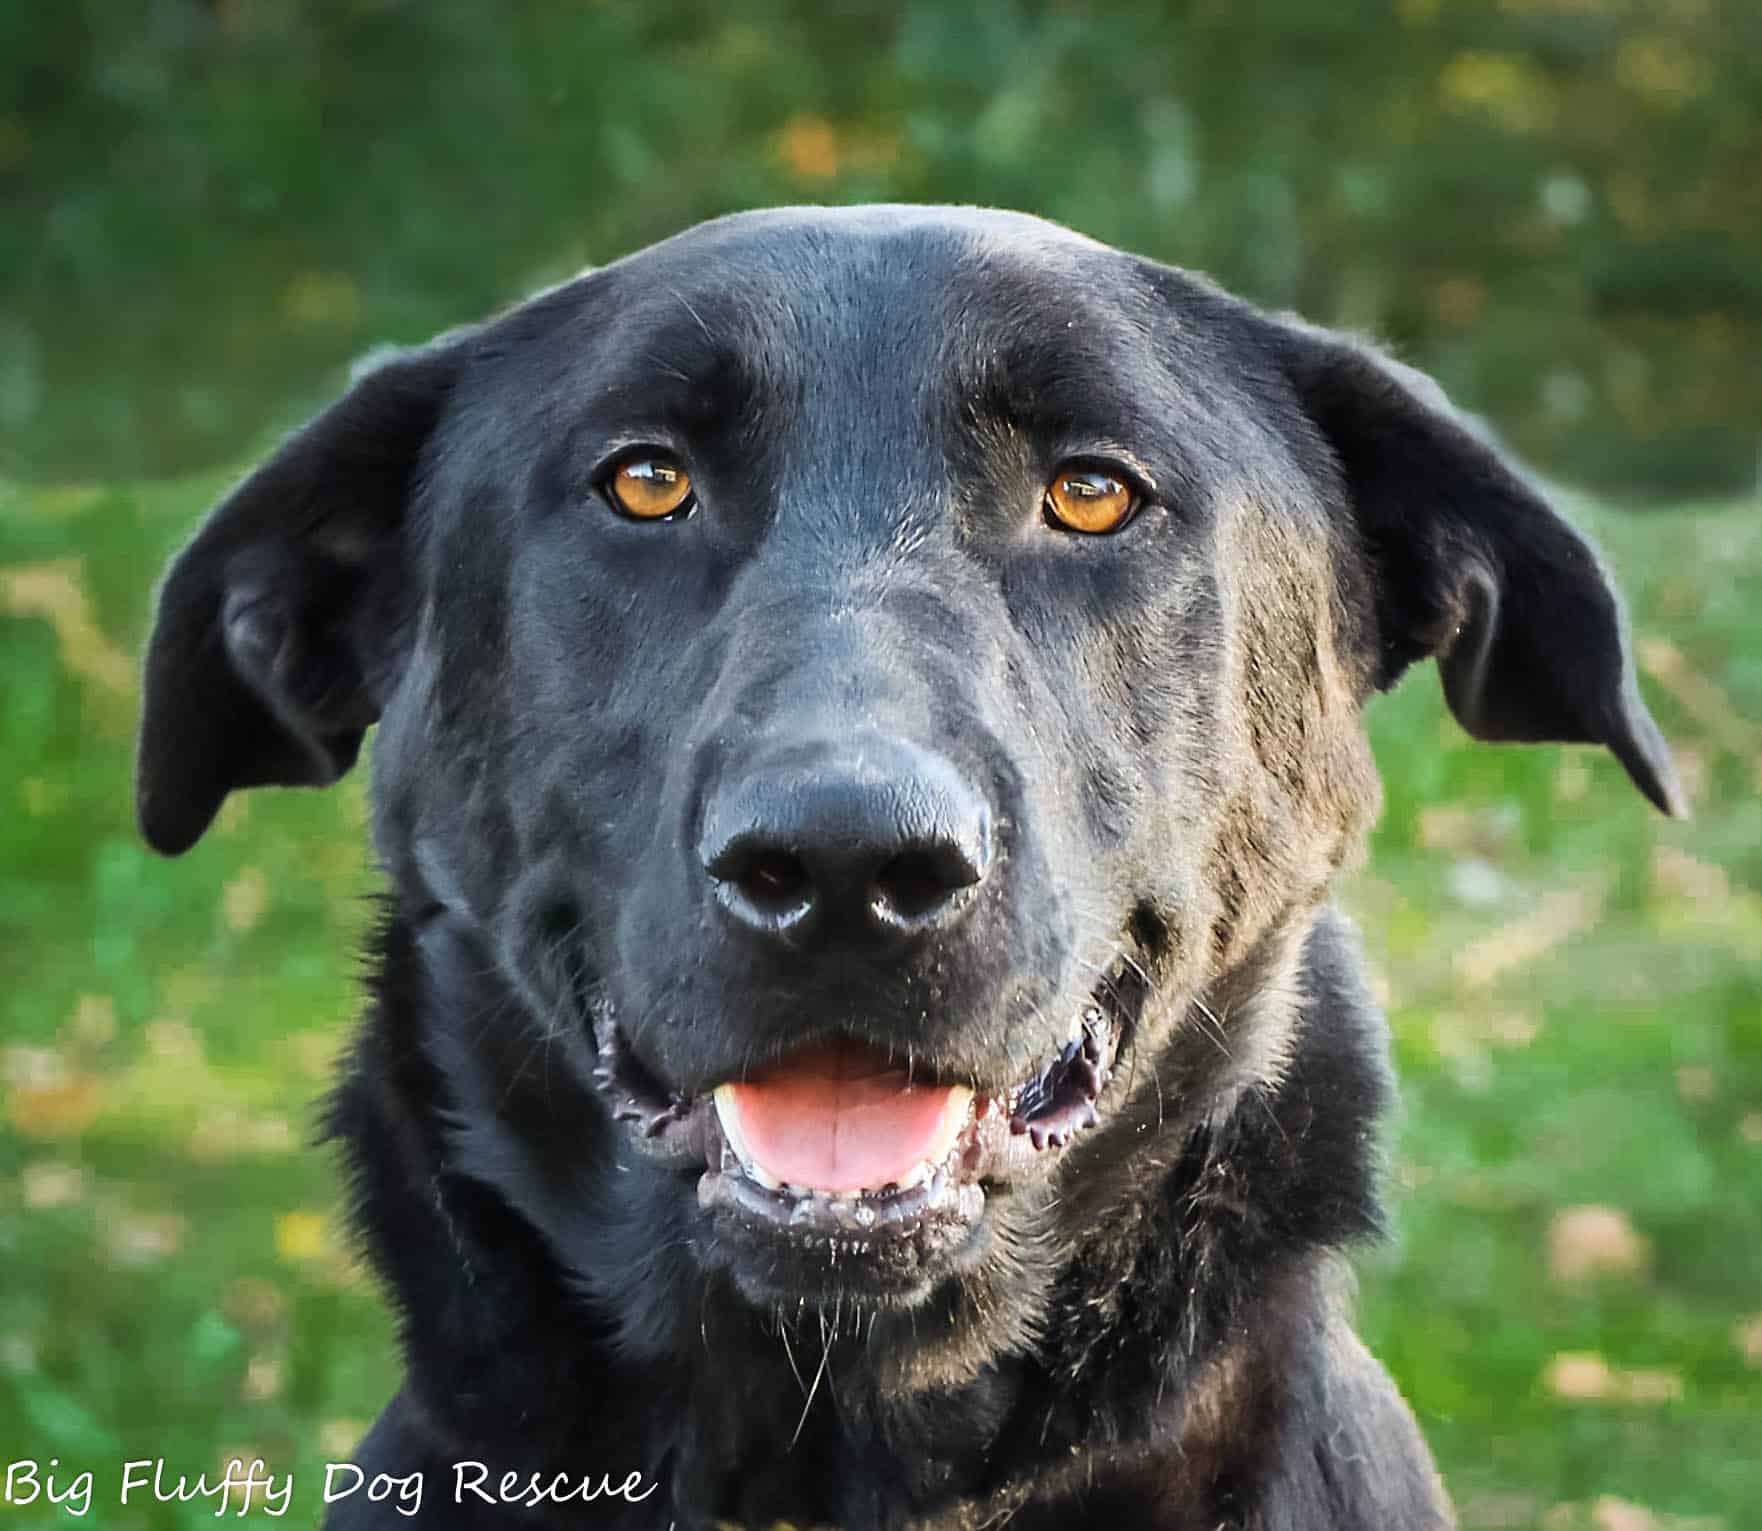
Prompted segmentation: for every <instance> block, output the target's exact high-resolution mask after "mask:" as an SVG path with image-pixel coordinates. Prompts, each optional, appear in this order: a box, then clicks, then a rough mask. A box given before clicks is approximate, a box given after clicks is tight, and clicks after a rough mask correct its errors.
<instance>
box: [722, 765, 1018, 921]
mask: <svg viewBox="0 0 1762 1531" xmlns="http://www.w3.org/2000/svg"><path fill="white" fill-rule="evenodd" d="M699 853H700V856H701V859H702V861H703V865H704V869H705V870H706V871H707V872H708V873H709V875H710V877H711V878H712V879H714V882H715V890H716V896H717V898H718V899H719V900H720V902H721V904H722V907H723V908H724V909H725V910H726V911H727V912H728V914H729V916H730V917H731V918H732V919H733V920H734V921H736V922H737V923H738V924H740V925H742V926H744V927H746V928H748V929H750V930H753V931H756V932H758V933H760V934H763V935H769V936H794V935H800V934H805V933H806V931H807V929H808V928H809V927H810V926H812V927H814V928H816V929H825V930H834V929H842V930H844V931H847V932H854V933H856V934H859V935H862V936H865V937H868V938H870V939H877V938H887V937H899V936H906V935H913V934H916V933H919V932H924V931H930V930H936V929H940V928H942V927H944V926H947V925H950V924H952V923H953V922H954V921H956V920H958V919H959V918H960V916H961V914H962V913H963V912H964V911H965V910H966V908H967V907H968V906H969V905H970V904H971V903H972V901H973V894H974V891H975V890H976V889H977V887H978V885H979V884H980V883H981V882H982V881H983V880H984V878H985V874H986V872H987V871H988V870H989V868H990V864H991V813H990V808H989V806H988V804H987V802H986V800H985V798H984V797H983V796H982V795H981V794H980V793H979V792H978V791H977V790H975V788H974V787H973V786H972V784H971V783H970V782H968V781H967V780H966V778H965V777H964V776H963V775H962V774H961V773H960V772H959V771H958V770H957V769H956V768H955V766H954V765H953V764H952V763H951V762H950V761H948V760H946V759H944V758H943V757H942V756H940V755H936V754H932V753H931V752H929V751H927V750H923V749H920V748H918V747H917V746H915V745H911V744H908V743H905V742H904V741H896V740H887V739H882V740H857V741H850V742H843V743H838V744H826V745H820V746H812V747H803V748H798V749H795V750H791V751H789V752H788V753H787V754H785V755H783V756H782V757H780V758H779V757H773V758H771V759H770V760H768V761H767V762H765V763H764V764H762V765H761V766H759V767H756V768H753V769H750V770H748V771H747V772H746V773H744V774H743V775H741V776H740V777H738V778H737V779H735V780H732V781H728V782H727V783H726V784H725V785H722V786H719V787H718V788H717V789H716V790H714V791H713V792H712V794H711V796H710V799H709V801H708V803H707V804H706V807H705V812H704V820H703V834H702V837H701V839H700V841H699Z"/></svg>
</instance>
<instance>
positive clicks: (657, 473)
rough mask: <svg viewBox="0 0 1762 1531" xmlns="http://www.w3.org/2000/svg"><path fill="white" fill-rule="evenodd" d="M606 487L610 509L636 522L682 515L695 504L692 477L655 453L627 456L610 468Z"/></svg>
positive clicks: (669, 459) (667, 458) (674, 462)
mask: <svg viewBox="0 0 1762 1531" xmlns="http://www.w3.org/2000/svg"><path fill="white" fill-rule="evenodd" d="M605 488H606V495H607V497H608V498H609V499H610V500H611V502H612V504H613V506H614V507H615V508H617V509H618V510H620V511H622V512H623V513H624V514H625V515H627V516H631V517H633V518H635V519H636V520H638V521H662V520H665V519H666V518H667V517H668V516H683V515H686V514H688V513H689V512H690V510H691V508H692V506H693V504H694V503H695V502H696V496H695V494H694V492H693V490H692V487H691V475H690V474H689V473H687V472H686V471H685V469H684V468H682V467H680V466H679V464H678V463H677V462H676V461H675V460H674V459H673V458H671V457H667V456H665V455H663V454H661V453H658V452H655V453H638V454H636V455H635V456H633V457H626V458H625V459H624V460H623V461H622V462H621V463H619V464H618V465H617V467H615V468H613V469H612V472H611V475H610V476H609V477H608V478H607V479H606V485H605Z"/></svg>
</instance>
